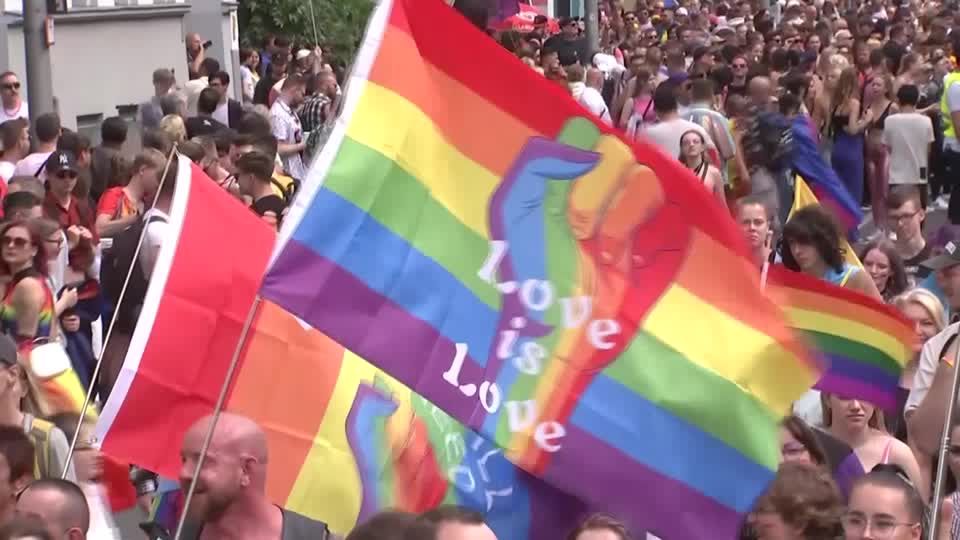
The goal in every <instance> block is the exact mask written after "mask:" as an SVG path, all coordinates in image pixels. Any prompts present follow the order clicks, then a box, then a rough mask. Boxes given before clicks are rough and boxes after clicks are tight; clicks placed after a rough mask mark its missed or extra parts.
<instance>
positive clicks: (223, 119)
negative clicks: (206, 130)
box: [210, 100, 234, 127]
mask: <svg viewBox="0 0 960 540" xmlns="http://www.w3.org/2000/svg"><path fill="white" fill-rule="evenodd" d="M210 116H212V117H213V119H214V120H216V121H217V122H220V123H221V124H223V125H225V126H227V127H234V126H231V125H230V101H229V100H228V101H224V102H223V103H221V104H219V105H217V108H216V109H214V110H213V114H212V115H210Z"/></svg>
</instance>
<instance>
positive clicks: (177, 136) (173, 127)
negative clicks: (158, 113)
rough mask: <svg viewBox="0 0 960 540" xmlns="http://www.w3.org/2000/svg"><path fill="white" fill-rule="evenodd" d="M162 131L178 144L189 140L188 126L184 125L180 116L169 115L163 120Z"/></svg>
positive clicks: (161, 122) (161, 123)
mask: <svg viewBox="0 0 960 540" xmlns="http://www.w3.org/2000/svg"><path fill="white" fill-rule="evenodd" d="M160 131H162V132H164V133H166V134H167V135H168V136H169V137H170V140H172V141H173V142H175V143H177V144H180V143H182V142H183V141H185V140H187V125H186V124H184V123H183V118H182V117H181V116H180V115H177V114H168V115H166V116H164V117H163V118H161V119H160Z"/></svg>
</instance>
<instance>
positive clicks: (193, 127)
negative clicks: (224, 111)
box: [184, 116, 227, 139]
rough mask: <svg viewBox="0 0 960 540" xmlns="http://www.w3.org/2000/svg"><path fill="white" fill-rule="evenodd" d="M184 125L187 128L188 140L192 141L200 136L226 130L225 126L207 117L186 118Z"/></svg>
mask: <svg viewBox="0 0 960 540" xmlns="http://www.w3.org/2000/svg"><path fill="white" fill-rule="evenodd" d="M184 124H185V125H186V127H187V138H188V139H192V138H194V137H198V136H200V135H213V134H215V133H218V132H220V131H222V130H225V129H227V126H225V125H223V124H221V123H220V122H218V121H217V120H214V119H213V118H211V117H209V116H194V117H191V118H187V121H186V122H184Z"/></svg>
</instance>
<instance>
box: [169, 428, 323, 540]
mask: <svg viewBox="0 0 960 540" xmlns="http://www.w3.org/2000/svg"><path fill="white" fill-rule="evenodd" d="M211 424H213V417H211V416H207V417H204V418H201V419H200V420H198V421H197V422H195V423H194V424H193V425H192V426H191V427H190V429H188V430H187V433H186V435H184V437H183V446H182V448H181V451H180V456H181V458H182V462H183V466H182V467H181V469H180V484H181V486H182V487H183V490H184V492H185V493H186V492H187V490H188V489H189V488H190V482H191V481H192V480H193V475H194V472H195V471H196V468H197V461H198V460H199V459H200V449H201V448H202V447H203V440H204V438H205V436H206V434H207V431H208V430H209V429H210V426H211ZM266 485H267V436H266V435H265V434H264V432H263V430H262V429H260V426H258V425H257V424H256V423H255V422H254V421H253V420H250V419H249V418H246V417H243V416H240V415H236V414H230V413H223V414H221V415H220V418H219V419H218V420H217V422H216V427H215V429H214V432H213V439H211V441H210V448H209V450H208V451H207V457H206V459H205V460H204V462H203V469H202V470H201V471H200V475H199V478H198V480H197V488H196V490H195V491H194V493H193V500H192V501H191V504H190V508H188V509H187V512H188V522H187V524H186V526H185V527H184V531H183V535H182V536H181V538H182V539H183V540H210V539H214V538H217V539H236V540H326V539H327V538H329V537H330V533H329V531H328V530H327V526H326V524H325V523H323V522H320V521H314V520H312V519H309V518H307V517H304V516H301V515H300V514H297V513H295V512H290V511H289V510H285V509H282V508H280V507H279V506H276V505H274V504H273V503H271V502H270V500H269V499H267V495H266Z"/></svg>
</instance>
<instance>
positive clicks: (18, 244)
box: [0, 236, 30, 248]
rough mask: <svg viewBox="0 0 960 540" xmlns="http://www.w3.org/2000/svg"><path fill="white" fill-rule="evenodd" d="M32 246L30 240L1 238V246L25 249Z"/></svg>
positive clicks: (13, 237) (15, 237)
mask: <svg viewBox="0 0 960 540" xmlns="http://www.w3.org/2000/svg"><path fill="white" fill-rule="evenodd" d="M28 245H30V240H28V239H26V238H21V237H19V236H4V237H3V238H0V246H3V247H7V246H13V247H15V248H25V247H27V246H28Z"/></svg>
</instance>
